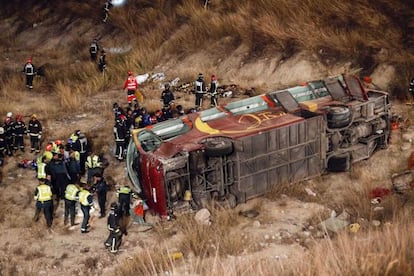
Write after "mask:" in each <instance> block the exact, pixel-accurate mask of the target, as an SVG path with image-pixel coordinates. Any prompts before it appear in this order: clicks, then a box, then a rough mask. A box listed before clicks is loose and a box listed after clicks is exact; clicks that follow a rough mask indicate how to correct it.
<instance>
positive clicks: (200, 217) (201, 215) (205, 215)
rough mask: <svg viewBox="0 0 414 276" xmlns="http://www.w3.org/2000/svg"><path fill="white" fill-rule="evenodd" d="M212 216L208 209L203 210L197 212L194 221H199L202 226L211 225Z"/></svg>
mask: <svg viewBox="0 0 414 276" xmlns="http://www.w3.org/2000/svg"><path fill="white" fill-rule="evenodd" d="M210 216H211V213H210V211H209V210H208V209H206V208H202V209H200V210H199V211H197V213H196V214H195V216H194V219H195V220H196V221H197V223H199V224H201V225H210V224H211V221H210Z"/></svg>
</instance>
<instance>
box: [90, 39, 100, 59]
mask: <svg viewBox="0 0 414 276" xmlns="http://www.w3.org/2000/svg"><path fill="white" fill-rule="evenodd" d="M98 52H99V44H98V40H97V39H96V38H94V39H93V41H92V43H91V45H90V46H89V54H90V56H91V60H92V61H93V62H96V58H97V57H98Z"/></svg>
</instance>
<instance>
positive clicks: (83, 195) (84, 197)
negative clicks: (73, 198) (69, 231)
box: [79, 185, 93, 234]
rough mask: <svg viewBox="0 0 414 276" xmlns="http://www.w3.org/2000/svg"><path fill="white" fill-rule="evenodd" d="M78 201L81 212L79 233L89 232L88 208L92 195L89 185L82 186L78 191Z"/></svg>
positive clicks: (91, 203) (91, 201)
mask: <svg viewBox="0 0 414 276" xmlns="http://www.w3.org/2000/svg"><path fill="white" fill-rule="evenodd" d="M79 203H80V206H81V210H82V213H83V220H82V225H81V233H82V234H85V233H89V229H88V228H89V217H90V214H89V212H90V210H91V207H92V206H93V196H92V194H91V193H90V192H89V186H88V185H86V186H85V187H82V188H81V189H80V191H79Z"/></svg>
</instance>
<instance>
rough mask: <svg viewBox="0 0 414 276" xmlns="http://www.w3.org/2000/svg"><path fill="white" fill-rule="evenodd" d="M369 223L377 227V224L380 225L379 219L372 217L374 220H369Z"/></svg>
mask: <svg viewBox="0 0 414 276" xmlns="http://www.w3.org/2000/svg"><path fill="white" fill-rule="evenodd" d="M371 224H372V225H374V226H375V227H378V226H380V225H381V221H379V220H376V219H374V220H373V221H372V222H371Z"/></svg>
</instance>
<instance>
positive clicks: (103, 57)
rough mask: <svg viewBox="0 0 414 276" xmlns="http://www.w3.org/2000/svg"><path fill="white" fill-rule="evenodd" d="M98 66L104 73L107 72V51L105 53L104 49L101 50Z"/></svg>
mask: <svg viewBox="0 0 414 276" xmlns="http://www.w3.org/2000/svg"><path fill="white" fill-rule="evenodd" d="M98 68H99V71H101V72H102V73H104V72H105V69H106V53H105V50H104V49H102V50H101V55H100V56H99V62H98Z"/></svg>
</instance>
